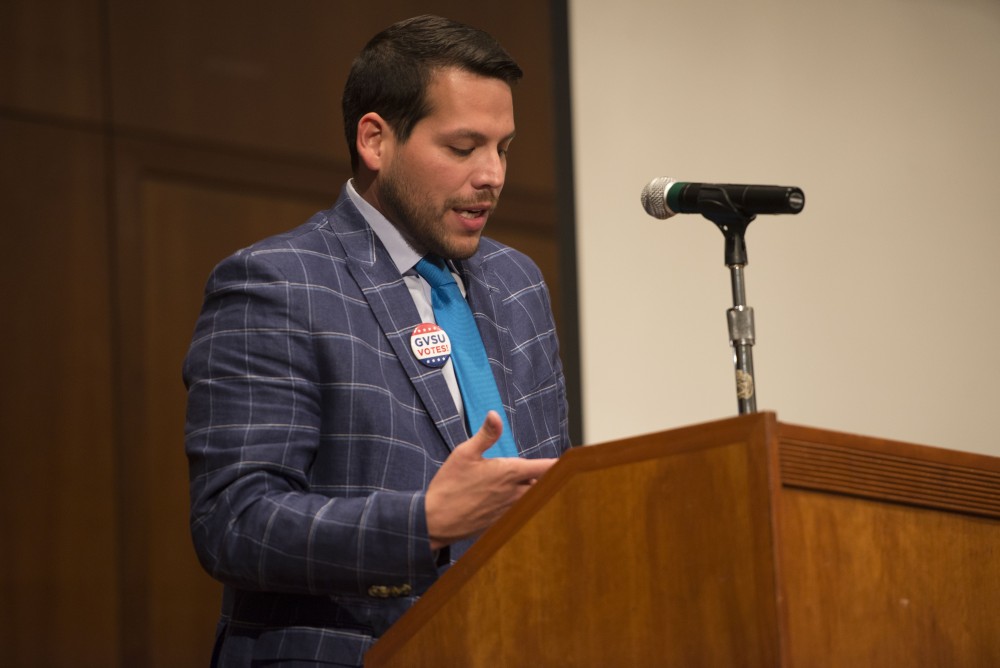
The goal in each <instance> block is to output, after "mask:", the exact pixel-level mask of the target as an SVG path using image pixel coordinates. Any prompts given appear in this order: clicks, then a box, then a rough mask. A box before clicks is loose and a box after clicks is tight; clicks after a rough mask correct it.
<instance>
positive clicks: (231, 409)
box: [184, 251, 437, 595]
mask: <svg viewBox="0 0 1000 668" xmlns="http://www.w3.org/2000/svg"><path fill="white" fill-rule="evenodd" d="M318 290H320V288H318V287H317V286H310V285H303V284H302V282H301V281H300V280H299V279H298V278H296V279H295V280H294V281H293V280H289V279H288V278H287V277H286V276H285V273H284V272H283V271H281V270H280V269H279V268H278V265H276V264H275V263H274V262H271V261H270V260H269V259H268V256H267V254H266V253H263V254H262V253H253V252H249V251H243V252H241V253H238V254H236V255H234V256H232V257H231V258H229V259H227V260H225V261H223V263H221V264H220V265H219V266H218V267H217V268H216V270H215V271H214V272H213V274H212V276H211V278H210V279H209V283H208V286H207V288H206V295H205V305H204V307H203V310H202V313H201V315H200V317H199V319H198V323H197V326H196V330H195V334H194V338H193V341H192V344H191V347H190V349H189V352H188V356H187V358H186V360H185V365H184V380H185V384H186V385H187V387H188V410H187V424H186V429H185V448H186V452H187V456H188V461H189V466H190V479H191V480H190V482H191V531H192V537H193V540H194V544H195V548H196V551H197V553H198V557H199V559H200V561H201V563H202V565H203V566H204V568H205V569H206V570H207V571H208V572H209V573H210V574H211V575H212V576H213V577H215V578H216V579H218V580H221V581H222V582H224V583H226V584H229V585H232V586H236V587H239V588H242V589H249V590H261V591H273V592H289V593H305V594H331V595H333V594H364V593H365V592H367V591H368V590H369V588H370V587H372V586H373V585H377V586H387V585H388V586H394V587H403V586H405V587H406V589H407V590H412V592H413V593H414V594H419V593H421V592H422V591H424V590H425V589H426V588H427V587H428V586H430V584H431V583H432V582H433V581H434V579H435V578H436V576H437V570H436V566H435V556H434V553H433V552H432V550H431V548H430V543H429V539H428V535H427V526H426V519H425V513H424V490H422V489H413V490H398V489H391V488H388V487H386V488H379V486H378V485H374V486H367V487H364V488H360V487H353V488H352V487H351V486H349V485H344V487H343V489H344V493H343V494H342V495H341V494H340V493H339V492H336V493H331V492H330V489H331V486H329V485H327V486H325V487H324V488H323V490H322V493H317V492H316V490H315V489H313V488H312V486H311V484H310V467H311V466H312V465H313V463H314V461H315V460H316V458H317V453H318V449H319V448H320V447H321V425H322V423H323V419H324V418H323V415H321V411H341V410H342V411H347V410H350V409H351V408H350V407H341V406H336V405H334V406H326V405H322V404H323V401H322V396H323V395H322V392H321V389H320V388H321V385H322V383H323V381H324V380H326V379H324V378H321V377H320V375H319V371H318V367H319V365H318V360H317V352H316V345H317V339H318V338H320V336H321V335H320V334H319V333H317V332H314V331H313V329H312V322H313V317H312V314H311V309H312V308H313V306H312V298H313V297H314V296H315V295H316V294H318V293H317V291H318ZM323 335H327V336H328V335H329V333H323ZM342 363H343V364H352V360H350V359H345V360H343V362H342ZM348 447H351V444H350V443H348ZM348 477H349V476H348V475H347V474H346V473H345V474H344V478H345V479H346V478H348ZM333 487H336V486H335V485H334V486H333Z"/></svg>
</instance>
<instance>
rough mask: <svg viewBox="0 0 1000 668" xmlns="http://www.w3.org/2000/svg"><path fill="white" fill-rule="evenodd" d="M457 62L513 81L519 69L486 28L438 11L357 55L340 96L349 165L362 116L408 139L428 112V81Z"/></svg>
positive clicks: (396, 27) (383, 35) (389, 31)
mask: <svg viewBox="0 0 1000 668" xmlns="http://www.w3.org/2000/svg"><path fill="white" fill-rule="evenodd" d="M446 67H457V68H459V69H463V70H467V71H469V72H472V73H474V74H478V75H481V76H485V77H491V78H494V79H500V80H502V81H504V82H506V83H507V84H508V85H510V86H513V84H514V83H516V82H517V81H518V80H520V78H521V76H522V74H523V73H522V72H521V68H520V67H518V65H517V63H516V62H514V59H513V58H511V57H510V54H508V53H507V52H506V51H505V50H504V48H503V47H502V46H500V43H499V42H497V40H496V39H494V38H493V36H492V35H490V34H489V33H487V32H484V31H482V30H479V29H478V28H473V27H471V26H467V25H465V24H462V23H458V22H457V21H452V20H450V19H445V18H441V17H440V16H430V15H425V16H417V17H414V18H411V19H406V20H405V21H400V22H399V23H395V24H393V25H391V26H389V27H388V28H386V29H385V30H383V31H382V32H380V33H379V34H377V35H375V36H374V37H372V39H371V40H370V41H369V42H368V44H366V45H365V48H364V49H362V51H361V53H360V54H359V55H358V57H357V58H355V59H354V64H353V65H352V66H351V72H350V74H349V75H348V77H347V84H346V85H345V86H344V97H343V100H342V106H343V112H344V134H345V135H346V136H347V148H348V150H350V152H351V167H352V168H353V169H354V170H357V167H358V147H357V138H358V121H359V120H361V117H362V116H364V115H365V114H367V113H369V112H375V113H377V114H379V115H380V116H381V117H382V118H384V119H385V121H386V122H387V123H388V124H389V126H390V127H391V128H392V130H393V132H394V133H395V134H396V137H397V138H398V139H399V140H400V141H401V142H405V141H406V140H407V139H408V138H409V136H410V133H411V132H412V131H413V126H414V125H416V124H417V122H418V121H419V120H420V119H422V118H424V117H425V116H427V114H429V113H430V111H431V109H430V108H429V106H428V104H427V94H426V93H427V86H428V84H430V81H431V77H432V75H433V74H434V72H435V71H436V70H439V69H442V68H446Z"/></svg>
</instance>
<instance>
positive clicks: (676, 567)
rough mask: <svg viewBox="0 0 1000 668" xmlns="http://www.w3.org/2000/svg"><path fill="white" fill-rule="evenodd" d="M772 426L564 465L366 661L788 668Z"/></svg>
mask: <svg viewBox="0 0 1000 668" xmlns="http://www.w3.org/2000/svg"><path fill="white" fill-rule="evenodd" d="M769 419H770V418H766V417H764V416H750V417H749V418H748V419H745V420H742V421H728V422H722V423H717V424H714V425H709V426H703V427H698V428H690V429H686V430H678V431H676V432H672V433H669V434H666V435H665V434H656V435H650V436H648V437H639V438H636V439H630V440H628V441H622V442H617V443H608V444H604V445H601V446H598V447H596V448H580V449H577V450H573V451H571V452H569V453H567V454H566V455H564V456H563V458H562V460H561V461H560V462H559V463H558V464H557V465H556V467H555V468H553V469H552V470H551V472H550V473H549V474H547V475H546V478H545V479H543V480H542V481H541V482H540V483H539V485H538V486H537V487H535V488H534V489H532V490H531V491H530V492H529V493H528V494H527V495H526V496H525V497H524V498H523V499H522V500H521V502H520V503H519V504H518V505H516V506H515V507H514V508H513V509H512V510H511V512H510V513H508V514H507V515H505V516H504V517H503V518H501V520H500V521H499V522H498V523H497V524H496V525H495V526H494V527H492V528H491V529H490V530H489V531H487V532H486V534H484V535H483V537H482V538H480V540H479V541H478V542H477V543H476V544H475V545H474V546H473V547H472V549H470V550H469V552H468V553H466V555H465V557H463V559H462V560H461V561H459V562H458V563H457V564H455V565H454V566H453V567H452V569H451V570H450V571H448V572H447V573H446V574H445V575H444V576H443V577H442V578H441V579H440V580H439V581H438V582H437V583H436V584H435V585H434V587H432V588H431V590H430V591H428V592H427V594H426V595H425V596H424V598H422V599H421V600H420V601H418V602H417V604H416V605H415V606H414V607H413V608H412V609H411V610H410V611H409V612H408V613H407V614H406V615H404V616H403V618H402V619H400V620H399V622H397V623H396V625H395V626H394V627H393V628H392V629H390V630H389V632H388V633H387V634H386V635H385V636H384V637H383V639H382V640H381V641H380V642H379V643H378V644H377V645H375V647H374V648H373V649H372V650H371V651H370V652H369V653H368V654H367V656H366V662H368V663H367V665H370V666H394V665H406V666H414V667H416V666H437V665H462V666H484V667H485V666H490V667H492V666H516V665H539V666H657V665H677V666H769V667H770V666H775V665H779V648H778V641H777V638H778V614H777V612H778V600H777V597H776V596H775V594H774V592H775V587H776V585H775V580H774V577H775V574H774V570H773V567H772V565H773V558H774V551H773V549H772V548H773V545H772V533H771V531H772V527H771V522H770V519H769V513H770V506H769V503H768V497H769V494H770V486H771V482H770V480H769V475H768V471H769V470H770V469H771V467H772V466H773V461H772V458H771V457H770V455H769V454H768V452H767V449H766V447H765V440H766V436H767V434H768V428H769V422H768V420H769ZM484 631H486V632H484Z"/></svg>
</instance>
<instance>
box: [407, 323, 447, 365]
mask: <svg viewBox="0 0 1000 668" xmlns="http://www.w3.org/2000/svg"><path fill="white" fill-rule="evenodd" d="M410 348H411V349H412V350H413V354H414V355H416V357H417V359H418V360H420V362H421V363H422V364H424V365H426V366H429V367H431V368H437V367H442V366H444V365H445V364H447V363H448V360H449V359H450V358H451V340H450V339H448V334H447V333H446V332H445V331H444V330H443V329H441V328H440V327H438V326H437V325H435V324H434V323H433V322H422V323H420V324H419V325H417V328H416V329H414V330H413V334H411V335H410Z"/></svg>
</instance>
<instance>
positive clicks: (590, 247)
mask: <svg viewBox="0 0 1000 668" xmlns="http://www.w3.org/2000/svg"><path fill="white" fill-rule="evenodd" d="M570 40H571V63H572V68H573V69H572V77H573V79H572V85H573V95H574V99H573V113H574V134H575V149H574V150H575V160H576V175H575V178H576V188H577V194H576V197H577V200H576V201H577V225H578V232H577V234H578V253H579V266H580V283H579V285H580V302H581V319H580V331H581V332H582V341H581V355H582V358H583V368H582V372H583V386H584V397H583V401H584V431H585V436H586V441H587V442H600V441H603V440H607V439H610V438H615V437H620V436H628V435H632V434H636V433H641V432H648V431H655V430H660V429H665V428H669V427H674V426H679V425H682V424H689V423H693V422H701V421H705V420H712V419H716V418H719V417H724V416H729V415H733V414H735V412H736V399H735V394H734V389H733V382H732V374H733V366H732V358H731V353H730V351H729V343H728V332H727V330H726V324H725V311H726V309H727V308H729V306H730V305H731V304H732V301H731V295H730V291H729V275H728V270H727V269H726V267H725V266H724V263H723V244H722V235H721V234H720V233H719V232H718V231H717V230H716V229H715V227H714V226H713V225H712V224H711V223H710V222H709V221H707V220H705V219H703V218H701V217H700V216H680V217H676V218H672V219H670V220H668V221H657V220H654V219H653V218H650V217H648V216H646V214H645V213H644V212H643V210H642V208H641V206H640V204H639V192H640V190H641V189H642V186H643V185H644V184H645V183H646V182H647V181H648V180H649V179H651V178H653V177H655V176H660V175H667V176H674V177H676V178H680V179H682V180H688V181H709V182H713V181H714V182H731V183H773V184H781V185H798V186H800V187H802V188H803V189H804V190H805V192H806V201H807V203H806V208H805V210H804V212H803V213H802V214H801V215H799V216H795V217H792V216H771V217H762V218H759V219H758V220H757V221H755V222H754V223H753V224H752V225H751V226H750V230H749V233H748V235H747V245H748V249H749V259H750V264H749V266H748V268H747V274H746V276H747V287H748V293H747V297H748V299H747V301H748V303H749V305H750V306H753V307H754V309H755V311H756V316H757V341H758V343H757V346H756V347H755V348H754V360H755V363H756V370H757V381H758V392H759V396H758V408H759V409H761V410H774V411H776V412H777V413H778V416H779V418H780V419H781V420H782V421H785V422H795V423H802V424H807V425H810V426H816V427H821V428H829V429H837V430H844V431H852V432H858V433H862V434H867V435H871V436H881V437H887V438H895V439H902V440H907V441H914V442H919V443H926V444H929V445H937V446H941V447H947V448H952V449H960V450H970V451H976V452H982V453H987V454H992V455H1000V437H998V436H997V433H996V431H997V430H996V428H995V427H994V425H995V423H996V421H995V420H994V414H995V413H996V411H997V410H998V406H1000V382H998V379H997V375H998V374H1000V347H998V345H997V342H996V335H997V332H998V330H1000V311H998V308H997V299H996V294H997V293H996V290H997V288H998V287H1000V280H998V272H997V266H998V264H1000V260H998V257H997V251H998V250H1000V181H998V177H1000V4H998V3H996V2H991V1H987V0H957V1H952V2H946V1H945V0H910V1H903V0H872V1H869V0H865V1H861V0H848V1H847V2H839V3H832V2H819V1H817V0H773V1H771V2H767V3H730V2H719V1H718V0H704V1H699V2H695V1H694V0H678V1H673V2H666V3H665V2H654V1H652V0H645V1H644V0H626V1H625V2H615V3H606V2H601V1H598V0H572V1H571V2H570Z"/></svg>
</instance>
